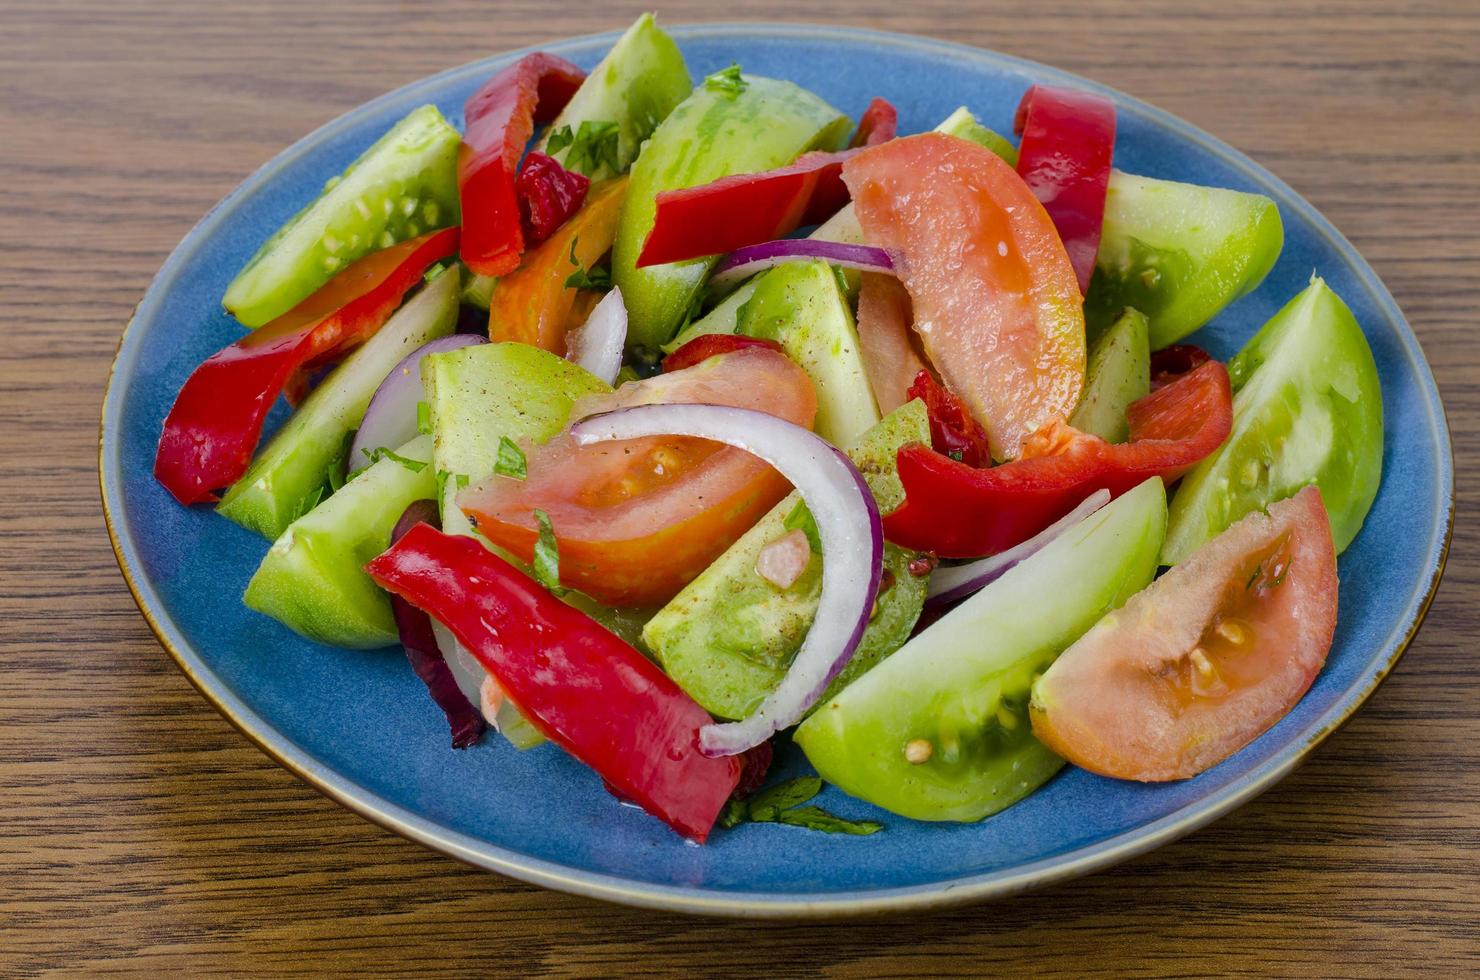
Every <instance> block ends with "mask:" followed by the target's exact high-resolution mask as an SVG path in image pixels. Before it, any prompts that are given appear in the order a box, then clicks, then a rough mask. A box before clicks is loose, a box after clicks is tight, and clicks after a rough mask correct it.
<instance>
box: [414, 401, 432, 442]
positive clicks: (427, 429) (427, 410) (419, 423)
mask: <svg viewBox="0 0 1480 980" xmlns="http://www.w3.org/2000/svg"><path fill="white" fill-rule="evenodd" d="M416 431H417V432H420V433H421V434H422V435H424V436H429V435H431V434H432V406H430V405H428V404H427V403H426V402H417V403H416Z"/></svg>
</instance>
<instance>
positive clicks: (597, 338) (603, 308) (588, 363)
mask: <svg viewBox="0 0 1480 980" xmlns="http://www.w3.org/2000/svg"><path fill="white" fill-rule="evenodd" d="M626 343H627V305H626V304H625V303H623V302H622V291H621V290H620V289H618V288H616V287H615V286H614V287H612V291H611V292H609V293H607V294H606V295H605V296H603V297H601V302H599V303H597V304H596V308H595V309H593V310H592V311H591V315H590V316H588V317H587V318H586V322H585V323H583V324H581V325H580V326H579V327H577V328H576V329H575V330H572V331H571V332H570V333H568V334H566V335H565V347H566V351H565V359H566V360H567V361H570V362H572V363H574V364H579V365H580V366H581V367H583V368H585V369H586V370H587V371H590V372H591V373H592V374H594V375H596V376H597V377H598V378H600V379H601V380H602V381H605V382H606V383H607V384H612V383H613V382H615V381H616V380H617V372H618V371H620V370H622V347H623V345H625V344H626Z"/></svg>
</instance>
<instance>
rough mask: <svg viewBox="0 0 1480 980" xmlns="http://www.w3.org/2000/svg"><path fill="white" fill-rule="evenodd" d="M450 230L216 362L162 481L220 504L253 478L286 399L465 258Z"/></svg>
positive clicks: (198, 379) (319, 295) (388, 253)
mask: <svg viewBox="0 0 1480 980" xmlns="http://www.w3.org/2000/svg"><path fill="white" fill-rule="evenodd" d="M457 241H458V230H457V229H456V228H446V229H443V230H442V231H434V232H432V233H430V234H427V235H422V236H421V237H419V238H413V239H410V240H409V241H404V242H401V243H400V244H398V245H392V246H391V247H390V248H384V249H381V250H380V251H378V252H372V253H370V254H369V255H367V256H365V257H364V258H363V259H360V260H359V261H357V262H355V263H353V264H352V265H350V266H349V267H348V268H346V269H345V270H344V271H343V272H340V273H339V274H338V275H336V276H335V277H334V278H333V279H330V280H329V281H328V282H327V283H325V284H324V285H323V286H322V287H320V288H319V290H318V291H317V292H315V293H313V295H311V296H309V297H308V298H307V299H305V300H304V301H303V302H301V303H299V304H298V305H297V306H295V307H293V308H292V309H291V310H289V311H288V312H286V313H284V314H283V315H282V316H280V317H278V318H277V319H276V320H273V321H272V322H270V323H267V324H265V325H264V326H262V327H259V328H258V329H256V330H254V331H253V332H252V333H249V334H247V336H245V337H243V338H242V339H241V340H238V341H237V342H236V343H234V344H231V345H229V346H227V347H225V348H222V349H221V350H219V351H217V352H216V353H214V354H212V355H211V356H210V357H208V358H207V359H206V360H205V361H204V362H203V363H202V364H201V365H200V366H199V367H197V368H196V369H195V371H193V372H192V373H191V375H190V377H189V378H187V379H185V385H184V387H182V388H181V389H180V393H179V394H178V395H176V396H175V404H174V405H173V406H171V407H170V414H169V415H168V416H166V417H165V420H164V430H163V431H162V432H161V433H160V436H159V448H158V450H157V451H156V453H155V456H154V478H155V479H156V480H158V481H159V482H160V483H161V484H163V485H164V488H165V489H166V490H168V491H169V492H170V493H172V494H174V496H175V499H176V500H178V501H180V503H182V504H196V503H201V502H202V501H207V500H215V499H216V495H215V493H214V492H213V491H215V490H216V489H217V488H218V487H224V486H229V485H230V484H232V483H235V482H236V481H237V479H238V478H239V477H240V476H241V475H242V474H243V473H245V472H246V471H247V466H248V465H250V464H251V462H252V452H253V451H254V450H255V449H256V448H257V442H258V440H259V439H261V438H262V425H263V423H264V422H265V421H266V420H267V413H268V412H269V411H270V410H271V409H272V404H273V402H275V401H277V397H278V394H279V393H281V392H283V391H285V390H286V391H288V392H289V394H290V395H293V396H295V397H294V398H293V399H292V400H294V401H296V400H298V398H301V397H302V395H304V394H306V393H307V390H308V384H307V381H306V377H307V372H308V371H309V370H311V369H313V368H314V367H317V366H321V365H323V364H326V363H329V362H330V361H333V360H335V359H337V358H339V357H341V356H343V355H344V354H345V353H347V352H348V351H349V349H350V348H352V347H354V346H356V345H357V344H359V343H360V342H362V341H364V340H365V339H366V338H367V337H369V336H371V335H372V334H374V333H375V331H377V330H379V329H380V328H381V327H382V326H383V325H384V324H385V321H386V320H388V319H390V315H391V314H392V313H394V312H395V311H396V307H398V306H400V305H401V298H402V297H403V296H405V295H406V292H407V291H408V290H409V289H411V287H412V286H415V285H417V284H418V283H420V282H421V280H422V275H423V273H425V272H426V270H427V267H428V266H430V265H431V264H432V263H433V262H436V261H438V260H439V259H445V258H447V257H448V256H450V255H453V254H454V253H455V252H456V251H457Z"/></svg>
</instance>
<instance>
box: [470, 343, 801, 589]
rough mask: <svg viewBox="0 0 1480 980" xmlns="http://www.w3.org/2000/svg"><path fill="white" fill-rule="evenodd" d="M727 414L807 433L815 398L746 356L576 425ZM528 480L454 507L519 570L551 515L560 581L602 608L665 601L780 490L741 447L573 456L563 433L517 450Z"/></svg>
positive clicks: (640, 445)
mask: <svg viewBox="0 0 1480 980" xmlns="http://www.w3.org/2000/svg"><path fill="white" fill-rule="evenodd" d="M681 403H687V404H696V403H701V404H711V405H731V406H734V407H737V408H751V409H757V410H759V411H763V412H768V413H770V414H772V415H776V416H778V417H780V418H784V419H787V420H788V421H791V422H795V423H797V424H798V425H806V426H810V425H811V423H812V419H813V416H814V415H815V414H816V412H817V396H816V394H815V393H814V392H813V390H812V382H811V380H810V379H808V377H807V374H806V372H804V371H803V370H802V369H801V368H799V367H797V366H796V365H795V364H794V363H792V361H791V360H789V359H788V358H787V357H786V356H785V355H784V354H780V353H777V352H776V351H774V350H770V349H768V348H765V347H749V348H744V349H741V350H736V351H733V352H731V353H728V354H721V355H719V356H717V357H711V358H709V359H708V360H705V361H703V362H701V363H699V364H696V365H694V366H693V367H690V368H685V369H683V370H681V371H673V372H670V373H667V374H661V375H658V376H656V377H653V378H649V379H647V380H645V381H641V382H636V383H633V384H629V385H625V386H623V387H622V388H621V389H620V390H618V391H616V392H613V393H612V394H610V395H596V396H590V397H587V398H584V399H582V400H581V401H580V402H578V403H577V404H576V406H575V409H574V410H573V411H572V413H571V417H572V418H581V417H584V416H587V415H594V414H597V413H599V412H609V411H613V410H615V409H618V408H624V407H627V406H631V405H650V404H681ZM525 452H526V454H527V457H528V458H527V469H528V476H527V477H526V478H525V479H523V480H517V479H513V478H510V477H504V476H494V477H492V478H490V479H489V480H488V481H486V482H484V483H482V484H480V485H478V486H475V487H472V488H469V489H468V490H465V491H463V493H462V494H460V495H459V497H458V505H459V506H461V507H462V509H463V510H464V511H465V512H466V513H467V514H468V516H469V517H470V518H472V520H473V521H474V523H475V524H476V525H477V527H478V530H479V531H480V532H482V534H483V535H484V536H486V537H487V538H488V539H489V540H490V541H492V542H493V543H494V544H497V545H499V546H501V547H504V548H507V549H508V550H509V551H511V552H513V553H514V554H515V555H517V556H518V557H520V558H521V559H523V560H525V561H530V560H531V559H532V558H533V555H534V545H535V542H536V541H537V539H538V529H539V524H538V521H537V519H536V517H535V514H534V512H535V510H543V511H544V512H545V513H546V514H548V515H549V518H550V523H551V525H552V526H553V528H554V531H555V539H556V542H557V545H558V548H559V554H560V581H561V583H562V584H564V585H566V586H568V587H570V588H575V589H579V590H580V591H582V592H584V593H586V594H587V595H589V596H591V597H592V598H594V599H596V600H598V601H599V602H602V603H605V604H607V605H612V606H653V605H659V604H661V603H664V602H667V601H668V600H669V599H671V598H673V596H675V595H677V594H678V592H679V590H680V589H682V588H683V587H684V586H685V585H687V584H688V583H689V582H690V581H692V580H693V579H694V577H695V576H697V575H698V574H699V573H700V572H702V571H703V570H704V569H705V568H707V567H708V566H709V564H710V563H711V562H712V561H713V560H714V559H715V558H718V557H719V556H720V554H722V553H723V552H724V551H725V549H726V548H728V547H729V546H730V545H731V544H732V543H734V541H735V540H736V539H738V538H739V537H740V535H741V534H743V533H744V532H745V531H746V530H747V529H748V528H749V527H750V526H751V525H752V524H754V523H755V522H756V521H757V520H759V519H760V517H761V516H762V515H763V514H765V512H766V511H767V510H768V509H770V508H771V507H772V506H774V505H775V504H776V502H777V501H779V500H780V499H781V498H782V497H783V496H785V495H786V492H787V491H788V489H790V488H789V485H788V484H787V482H786V481H785V480H784V479H782V477H781V476H780V474H778V473H777V472H776V471H775V470H773V469H772V468H771V467H770V466H768V465H767V464H765V463H763V462H761V461H760V460H758V459H756V458H755V457H754V456H751V455H750V454H749V453H746V452H744V451H743V450H739V449H733V448H730V447H726V446H721V445H719V444H718V443H713V442H709V441H707V440H703V439H691V438H687V437H653V438H648V439H631V440H625V441H621V442H606V443H598V444H596V445H593V446H584V447H578V446H576V445H575V443H574V442H573V441H572V440H571V439H570V437H569V436H568V435H565V434H563V433H562V434H561V435H558V436H556V437H555V438H554V439H551V440H550V441H549V442H547V443H545V444H544V445H543V446H538V447H525Z"/></svg>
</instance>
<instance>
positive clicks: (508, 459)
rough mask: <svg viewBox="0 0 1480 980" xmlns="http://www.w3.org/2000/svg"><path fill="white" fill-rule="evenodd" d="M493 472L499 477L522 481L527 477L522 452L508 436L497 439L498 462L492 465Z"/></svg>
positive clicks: (527, 468) (527, 470)
mask: <svg viewBox="0 0 1480 980" xmlns="http://www.w3.org/2000/svg"><path fill="white" fill-rule="evenodd" d="M493 472H495V473H497V474H498V475H499V476H511V477H513V478H514V479H516V480H522V479H524V478H525V477H526V476H528V475H529V467H528V464H527V462H526V461H525V459H524V451H523V450H521V449H520V448H519V447H518V446H517V445H516V444H515V443H514V440H512V439H510V438H509V437H508V436H499V437H498V460H497V461H496V462H495V463H494V464H493Z"/></svg>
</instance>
